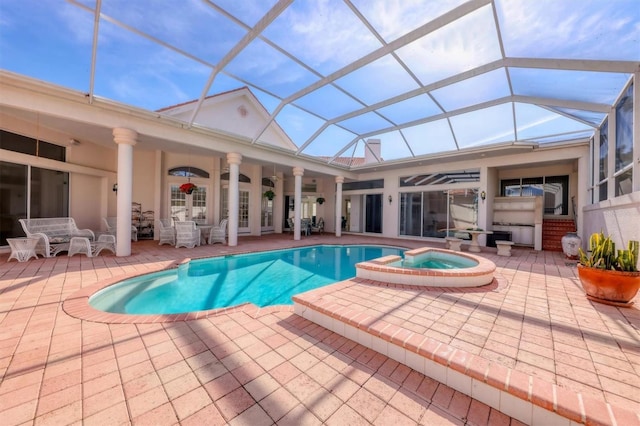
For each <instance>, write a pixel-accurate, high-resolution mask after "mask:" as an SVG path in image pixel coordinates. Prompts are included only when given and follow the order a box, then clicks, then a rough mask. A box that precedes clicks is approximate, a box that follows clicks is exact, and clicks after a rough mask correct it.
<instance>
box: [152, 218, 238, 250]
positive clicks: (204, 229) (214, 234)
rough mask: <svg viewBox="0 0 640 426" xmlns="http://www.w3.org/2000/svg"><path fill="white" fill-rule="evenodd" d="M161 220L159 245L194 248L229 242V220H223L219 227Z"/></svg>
mask: <svg viewBox="0 0 640 426" xmlns="http://www.w3.org/2000/svg"><path fill="white" fill-rule="evenodd" d="M171 222H172V219H160V221H159V223H160V228H159V236H160V241H159V242H158V244H159V245H162V244H171V245H175V246H176V248H178V247H187V248H194V247H196V246H199V245H201V244H206V243H209V244H215V243H222V244H225V243H226V242H227V239H226V236H227V223H228V220H227V219H222V220H221V221H220V223H218V225H206V224H197V223H196V222H194V221H191V220H187V221H180V220H176V219H175V218H174V219H173V224H172V223H171Z"/></svg>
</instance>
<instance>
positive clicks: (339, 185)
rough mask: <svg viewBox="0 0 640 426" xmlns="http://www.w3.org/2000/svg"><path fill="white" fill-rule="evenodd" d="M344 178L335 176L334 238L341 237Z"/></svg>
mask: <svg viewBox="0 0 640 426" xmlns="http://www.w3.org/2000/svg"><path fill="white" fill-rule="evenodd" d="M343 182H344V177H342V176H336V237H340V236H342V183H343Z"/></svg>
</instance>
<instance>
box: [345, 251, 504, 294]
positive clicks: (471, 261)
mask: <svg viewBox="0 0 640 426" xmlns="http://www.w3.org/2000/svg"><path fill="white" fill-rule="evenodd" d="M495 270H496V265H495V263H493V262H492V261H490V260H488V259H485V258H484V257H481V256H475V255H472V254H468V253H460V252H455V251H451V250H443V249H436V248H431V247H423V248H419V249H414V250H409V251H406V252H404V259H403V258H402V257H400V256H385V257H380V258H377V259H374V260H370V261H367V262H360V263H357V264H356V277H358V278H363V279H369V280H374V281H380V282H385V283H392V284H404V285H417V286H427V287H479V286H483V285H487V284H490V283H491V282H492V281H493V273H494V272H495Z"/></svg>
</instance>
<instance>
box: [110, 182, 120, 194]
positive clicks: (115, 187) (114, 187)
mask: <svg viewBox="0 0 640 426" xmlns="http://www.w3.org/2000/svg"><path fill="white" fill-rule="evenodd" d="M111 189H112V190H113V192H118V184H117V183H114V184H113V188H111Z"/></svg>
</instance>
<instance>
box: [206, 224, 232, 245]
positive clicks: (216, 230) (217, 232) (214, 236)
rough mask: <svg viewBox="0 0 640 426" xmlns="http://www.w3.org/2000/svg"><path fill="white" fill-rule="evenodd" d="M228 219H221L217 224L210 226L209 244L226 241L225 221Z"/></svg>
mask: <svg viewBox="0 0 640 426" xmlns="http://www.w3.org/2000/svg"><path fill="white" fill-rule="evenodd" d="M228 222H229V220H228V219H222V220H221V221H220V223H219V224H218V226H212V227H211V231H209V244H214V243H222V244H225V243H226V242H227V223H228Z"/></svg>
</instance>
